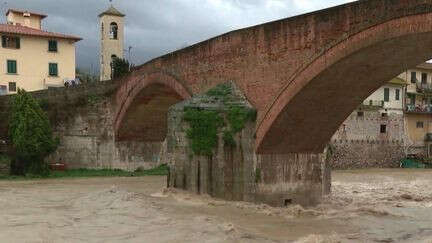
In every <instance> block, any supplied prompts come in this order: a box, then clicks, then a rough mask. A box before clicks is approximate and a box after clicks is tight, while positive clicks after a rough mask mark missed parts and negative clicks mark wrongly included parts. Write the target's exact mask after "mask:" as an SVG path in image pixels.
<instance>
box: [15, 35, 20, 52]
mask: <svg viewBox="0 0 432 243" xmlns="http://www.w3.org/2000/svg"><path fill="white" fill-rule="evenodd" d="M15 41H16V49H20V48H21V43H20V38H19V37H17V38H16V39H15Z"/></svg>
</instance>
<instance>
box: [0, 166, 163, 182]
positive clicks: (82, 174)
mask: <svg viewBox="0 0 432 243" xmlns="http://www.w3.org/2000/svg"><path fill="white" fill-rule="evenodd" d="M167 174H168V166H167V165H160V166H158V167H156V168H153V169H150V170H143V169H138V170H135V171H133V172H130V171H124V170H119V169H70V170H65V171H51V172H50V174H49V175H48V176H44V177H41V176H36V175H26V176H13V175H0V180H36V179H59V178H91V177H139V176H151V175H152V176H164V175H167Z"/></svg>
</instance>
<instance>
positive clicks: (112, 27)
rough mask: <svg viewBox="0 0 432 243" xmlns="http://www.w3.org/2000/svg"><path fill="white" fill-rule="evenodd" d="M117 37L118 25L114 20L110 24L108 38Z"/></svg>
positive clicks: (114, 38)
mask: <svg viewBox="0 0 432 243" xmlns="http://www.w3.org/2000/svg"><path fill="white" fill-rule="evenodd" d="M117 37H118V25H117V23H116V22H112V23H111V24H110V39H112V40H117Z"/></svg>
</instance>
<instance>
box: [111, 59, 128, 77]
mask: <svg viewBox="0 0 432 243" xmlns="http://www.w3.org/2000/svg"><path fill="white" fill-rule="evenodd" d="M112 70H113V72H112V78H113V79H116V78H120V77H122V76H124V75H126V74H128V73H129V72H130V64H129V62H128V61H127V60H125V59H121V58H118V57H114V58H113V62H112Z"/></svg>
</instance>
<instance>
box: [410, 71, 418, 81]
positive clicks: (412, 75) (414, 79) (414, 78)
mask: <svg viewBox="0 0 432 243" xmlns="http://www.w3.org/2000/svg"><path fill="white" fill-rule="evenodd" d="M416 82H417V73H416V72H411V83H413V84H415V83H416Z"/></svg>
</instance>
